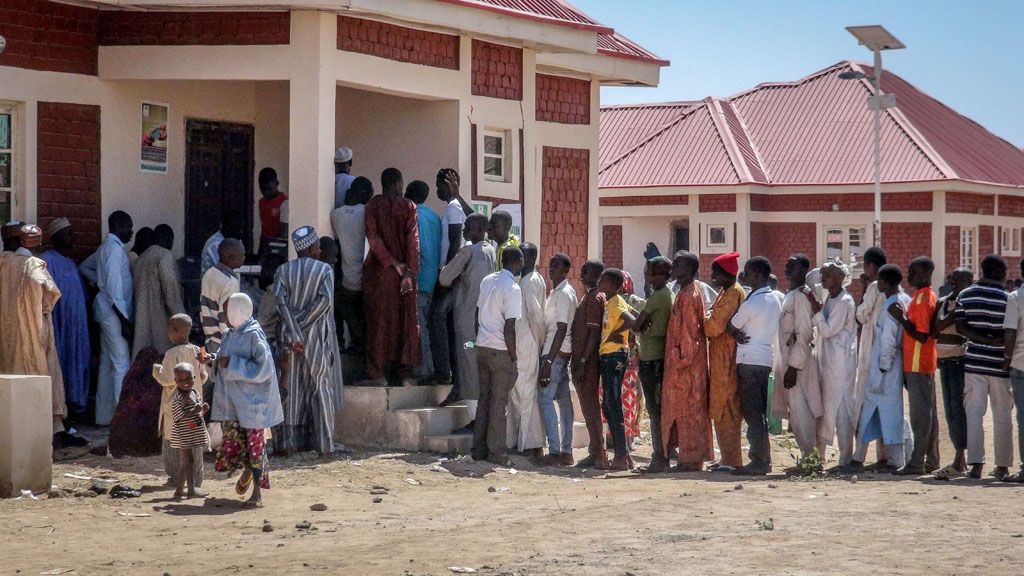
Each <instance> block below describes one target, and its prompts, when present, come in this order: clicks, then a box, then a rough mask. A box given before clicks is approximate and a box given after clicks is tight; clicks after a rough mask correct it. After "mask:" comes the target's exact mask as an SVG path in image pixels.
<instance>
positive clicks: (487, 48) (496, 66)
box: [472, 40, 523, 100]
mask: <svg viewBox="0 0 1024 576" xmlns="http://www.w3.org/2000/svg"><path fill="white" fill-rule="evenodd" d="M472 81H473V95H474V96H487V97H490V98H504V99H505V100H522V99H523V51H522V49H521V48H514V47H512V46H503V45H501V44H492V43H490V42H484V41H483V40H473V80H472Z"/></svg>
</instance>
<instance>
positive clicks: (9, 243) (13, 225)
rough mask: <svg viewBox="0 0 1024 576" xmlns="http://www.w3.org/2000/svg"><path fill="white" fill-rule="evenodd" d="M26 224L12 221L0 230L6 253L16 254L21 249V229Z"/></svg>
mask: <svg viewBox="0 0 1024 576" xmlns="http://www.w3.org/2000/svg"><path fill="white" fill-rule="evenodd" d="M23 225H24V222H21V221H18V220H11V221H10V222H8V223H6V224H4V225H3V228H0V238H3V243H4V252H16V251H17V250H18V248H20V247H21V227H22V226H23Z"/></svg>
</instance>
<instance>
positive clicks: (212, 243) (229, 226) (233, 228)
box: [199, 208, 245, 277]
mask: <svg viewBox="0 0 1024 576" xmlns="http://www.w3.org/2000/svg"><path fill="white" fill-rule="evenodd" d="M244 234H245V215H244V214H242V212H241V211H239V210H237V209H234V208H232V209H229V210H227V211H226V212H224V215H223V216H222V217H221V225H220V228H219V229H218V230H217V231H216V232H214V233H213V234H212V235H211V236H210V237H209V238H208V239H207V240H206V244H205V245H203V254H202V259H201V260H200V262H199V274H200V277H202V276H206V271H207V270H209V269H210V268H213V267H214V266H216V265H217V261H218V260H219V259H220V258H219V254H220V253H219V252H218V248H219V247H220V243H221V242H223V241H224V239H225V238H237V239H239V240H240V239H241V238H242V237H243V236H244ZM244 252H245V250H244V248H243V255H244Z"/></svg>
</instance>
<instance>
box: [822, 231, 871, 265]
mask: <svg viewBox="0 0 1024 576" xmlns="http://www.w3.org/2000/svg"><path fill="white" fill-rule="evenodd" d="M867 232H868V228H867V227H866V226H825V259H826V260H827V259H831V258H838V259H840V260H842V261H843V264H846V265H847V266H849V267H850V269H851V270H854V269H856V270H859V269H860V267H861V266H863V264H864V251H865V250H867V248H868V246H867V238H868V236H867Z"/></svg>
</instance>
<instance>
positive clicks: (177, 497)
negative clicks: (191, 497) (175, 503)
mask: <svg viewBox="0 0 1024 576" xmlns="http://www.w3.org/2000/svg"><path fill="white" fill-rule="evenodd" d="M184 497H185V493H184V492H183V491H181V490H175V491H174V495H173V496H172V498H174V499H175V500H181V499H182V498H184Z"/></svg>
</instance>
